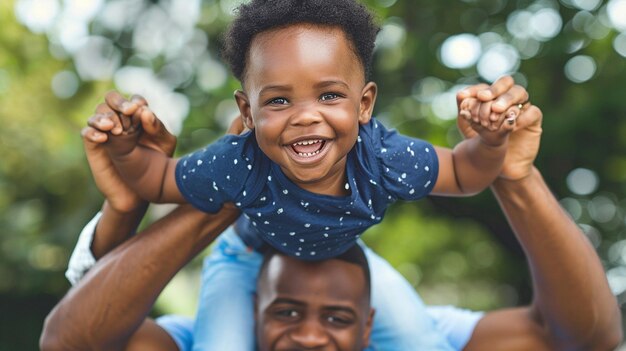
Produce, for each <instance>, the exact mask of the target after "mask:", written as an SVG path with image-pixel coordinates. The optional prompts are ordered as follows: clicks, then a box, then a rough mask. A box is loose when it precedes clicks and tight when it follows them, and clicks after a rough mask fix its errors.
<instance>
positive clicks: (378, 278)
mask: <svg viewBox="0 0 626 351" xmlns="http://www.w3.org/2000/svg"><path fill="white" fill-rule="evenodd" d="M362 247H363V249H364V250H365V255H366V256H367V261H368V264H369V266H370V272H371V276H372V306H373V307H374V308H375V309H376V313H375V314H374V327H373V329H372V335H371V342H370V347H369V348H368V350H429V351H430V350H450V351H452V350H453V348H452V347H451V346H450V345H449V344H448V341H447V340H446V339H445V337H444V336H443V335H441V333H438V332H437V330H436V329H435V324H434V321H433V320H432V319H431V317H430V316H429V315H428V313H427V312H426V309H425V307H424V303H423V302H422V299H421V298H420V297H419V295H417V293H416V292H415V289H414V288H413V286H411V284H409V282H408V281H406V279H404V277H402V275H401V274H400V273H399V272H398V271H396V270H395V269H394V268H393V267H392V266H391V265H390V264H389V263H388V262H387V261H385V260H384V259H383V258H382V257H380V256H378V255H377V254H376V253H374V252H373V251H372V250H371V249H369V248H367V247H365V245H362Z"/></svg>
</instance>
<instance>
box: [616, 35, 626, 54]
mask: <svg viewBox="0 0 626 351" xmlns="http://www.w3.org/2000/svg"><path fill="white" fill-rule="evenodd" d="M613 48H614V49H615V51H616V52H617V53H618V54H620V55H622V56H624V57H626V33H621V34H620V35H618V36H616V37H615V39H614V40H613Z"/></svg>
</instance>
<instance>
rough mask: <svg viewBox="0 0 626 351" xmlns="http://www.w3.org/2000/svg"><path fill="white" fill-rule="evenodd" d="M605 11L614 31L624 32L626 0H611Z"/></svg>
mask: <svg viewBox="0 0 626 351" xmlns="http://www.w3.org/2000/svg"><path fill="white" fill-rule="evenodd" d="M606 10H607V13H608V15H609V19H610V20H611V23H612V24H613V26H614V27H615V29H617V30H619V31H622V32H623V31H626V0H611V1H609V3H608V5H607V7H606Z"/></svg>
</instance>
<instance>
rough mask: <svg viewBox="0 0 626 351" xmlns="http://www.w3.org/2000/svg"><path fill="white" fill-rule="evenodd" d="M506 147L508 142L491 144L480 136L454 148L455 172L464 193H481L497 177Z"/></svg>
mask: <svg viewBox="0 0 626 351" xmlns="http://www.w3.org/2000/svg"><path fill="white" fill-rule="evenodd" d="M506 148H507V145H506V143H505V144H503V145H500V146H490V145H487V144H485V143H483V142H482V141H481V140H480V139H479V137H474V138H472V139H466V140H464V141H462V142H461V143H460V144H458V145H457V146H456V147H455V148H454V151H453V153H452V157H453V163H454V174H455V177H456V181H457V184H458V187H459V189H460V190H461V193H462V194H465V195H473V194H476V193H479V192H481V191H483V190H485V189H486V188H487V187H488V186H489V185H490V184H491V183H492V182H493V180H494V179H496V177H497V176H498V174H500V171H501V170H502V163H503V162H504V156H505V155H506Z"/></svg>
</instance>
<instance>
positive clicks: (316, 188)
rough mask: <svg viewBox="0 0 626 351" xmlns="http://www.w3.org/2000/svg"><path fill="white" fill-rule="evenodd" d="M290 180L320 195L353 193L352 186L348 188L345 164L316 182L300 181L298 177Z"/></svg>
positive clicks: (346, 194)
mask: <svg viewBox="0 0 626 351" xmlns="http://www.w3.org/2000/svg"><path fill="white" fill-rule="evenodd" d="M290 180H291V181H292V182H293V183H294V184H296V185H297V186H298V187H300V188H302V189H304V190H306V191H308V192H311V193H314V194H320V195H329V196H348V195H350V194H351V191H350V188H347V189H346V184H347V177H346V167H345V164H344V166H343V167H342V169H341V171H338V172H334V173H333V174H329V175H327V176H326V177H324V178H323V179H320V180H317V181H314V182H300V181H298V180H297V179H291V178H290Z"/></svg>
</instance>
